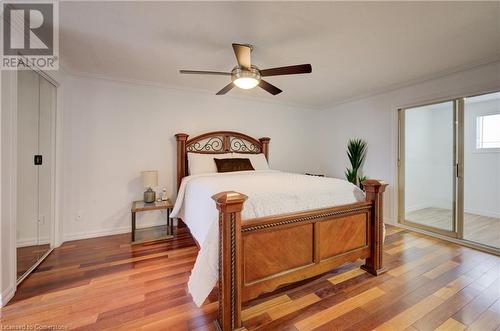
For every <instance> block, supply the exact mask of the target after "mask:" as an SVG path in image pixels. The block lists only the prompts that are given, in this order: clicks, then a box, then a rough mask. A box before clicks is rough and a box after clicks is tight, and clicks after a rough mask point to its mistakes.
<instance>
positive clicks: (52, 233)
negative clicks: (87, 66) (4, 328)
mask: <svg viewBox="0 0 500 331" xmlns="http://www.w3.org/2000/svg"><path fill="white" fill-rule="evenodd" d="M28 68H29V69H22V70H32V71H33V72H35V73H36V74H37V75H38V76H39V79H45V80H46V81H47V82H48V83H50V84H51V85H52V86H54V88H55V100H54V109H53V111H52V112H51V117H52V118H51V123H52V130H51V133H50V135H51V164H52V167H51V183H52V185H51V192H50V195H51V206H50V209H51V211H52V212H51V214H52V221H51V222H50V230H49V232H50V240H49V241H50V248H49V250H48V251H47V252H45V253H44V254H43V255H42V256H41V257H40V258H39V259H38V261H37V262H36V263H35V264H34V265H32V266H31V268H29V269H28V270H27V271H26V272H25V273H24V274H23V275H22V276H21V277H19V278H17V240H16V233H17V203H18V202H17V185H15V192H13V193H14V195H13V200H14V201H13V208H14V215H16V217H15V219H16V221H14V222H13V233H12V234H11V238H12V239H13V241H12V242H13V247H12V249H13V253H14V259H13V261H12V263H11V266H12V268H13V270H12V273H13V274H14V279H15V280H16V285H19V284H20V283H21V282H22V281H23V280H24V279H25V278H26V277H27V276H28V275H29V274H30V273H31V272H32V271H33V270H34V269H35V268H36V267H38V265H39V264H40V263H41V262H42V261H43V260H44V259H45V258H46V257H47V256H48V255H49V254H50V253H51V252H52V250H53V249H54V248H55V246H56V243H57V240H56V236H57V233H56V222H57V214H56V210H57V205H58V203H57V200H56V198H57V196H56V184H57V182H56V176H57V173H56V162H57V134H56V133H57V131H58V123H57V122H58V119H57V117H58V115H57V114H58V108H57V105H58V99H59V91H58V88H59V83H58V82H57V81H56V80H55V79H54V78H52V77H51V76H50V75H48V74H47V73H45V72H44V71H43V70H40V69H38V68H36V67H32V66H28ZM13 81H15V82H14V84H15V85H16V88H15V95H16V97H15V98H16V99H15V103H16V108H15V111H14V113H13V117H14V118H15V120H14V122H13V126H12V128H13V129H14V130H13V131H14V132H13V151H14V155H13V163H12V166H13V169H14V177H15V178H17V176H18V173H17V166H18V165H17V147H18V142H17V116H18V110H17V84H18V75H17V72H16V74H15V79H13ZM37 226H38V224H37ZM2 299H3V298H2Z"/></svg>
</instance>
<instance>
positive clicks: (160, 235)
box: [131, 199, 174, 244]
mask: <svg viewBox="0 0 500 331" xmlns="http://www.w3.org/2000/svg"><path fill="white" fill-rule="evenodd" d="M173 207H174V206H173V204H172V202H171V201H170V199H168V200H165V201H155V202H152V203H145V202H144V201H134V202H133V203H132V208H131V213H132V244H140V243H145V242H151V241H157V240H163V239H168V238H172V237H173V236H174V231H173V230H174V229H173V228H174V227H173V225H174V222H173V220H171V219H170V212H171V211H172V208H173ZM153 210H166V211H167V225H160V226H152V227H147V228H141V229H136V217H135V216H136V213H139V212H145V211H153Z"/></svg>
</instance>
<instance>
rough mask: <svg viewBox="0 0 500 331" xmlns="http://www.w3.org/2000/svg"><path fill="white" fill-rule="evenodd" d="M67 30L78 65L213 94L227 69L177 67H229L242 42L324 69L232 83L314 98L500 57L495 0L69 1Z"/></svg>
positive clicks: (281, 61)
mask: <svg viewBox="0 0 500 331" xmlns="http://www.w3.org/2000/svg"><path fill="white" fill-rule="evenodd" d="M60 28H61V34H60V36H61V37H60V38H61V41H60V43H61V60H62V62H63V64H64V66H65V67H67V69H68V70H70V71H72V72H79V73H87V74H96V75H100V76H106V77H110V78H116V79H127V80H138V81H146V82H153V83H157V84H162V85H166V86H170V87H175V88H185V89H192V90H204V91H209V92H213V93H214V94H215V92H217V91H218V90H220V89H221V88H222V87H223V86H225V85H226V84H227V83H228V82H229V78H228V77H222V76H193V75H180V74H179V73H178V70H179V69H201V70H220V71H229V70H231V69H232V67H233V66H234V65H235V63H236V62H235V58H234V54H233V52H232V48H231V43H232V42H239V43H251V44H254V45H255V49H254V51H253V53H252V61H253V63H254V64H256V65H257V66H259V67H260V68H261V69H264V68H269V67H277V66H284V65H292V64H301V63H311V64H312V66H313V73H312V74H310V75H297V76H281V77H269V78H268V79H267V80H268V81H269V82H270V83H272V84H274V85H276V86H278V87H279V88H281V89H282V90H283V91H284V92H283V93H281V94H280V95H277V96H271V95H269V94H267V93H266V92H265V91H263V90H261V89H258V88H257V89H253V90H250V91H243V90H239V89H233V90H232V91H231V92H229V93H231V94H243V95H250V96H252V97H258V98H266V99H275V100H274V101H279V102H284V103H290V104H297V105H300V106H305V107H311V108H322V107H326V106H328V105H331V104H334V103H337V102H340V101H344V100H347V99H351V98H355V97H359V96H363V95H368V94H372V93H376V92H379V91H383V90H385V89H389V88H393V87H396V86H400V85H403V84H407V83H409V82H416V81H419V80H423V79H428V78H431V77H434V76H436V75H440V74H444V73H448V72H452V71H456V70H461V69H465V68H467V67H469V66H473V65H477V64H479V63H486V62H492V61H495V60H498V59H500V2H496V1H495V2H379V3H376V2H315V3H305V2H287V3H283V2H253V3H249V2H244V3H243V2H239V3H238V2H201V3H199V2H197V3H195V2H61V3H60ZM216 97H217V98H223V97H225V96H215V95H214V98H216ZM276 99H277V100H276Z"/></svg>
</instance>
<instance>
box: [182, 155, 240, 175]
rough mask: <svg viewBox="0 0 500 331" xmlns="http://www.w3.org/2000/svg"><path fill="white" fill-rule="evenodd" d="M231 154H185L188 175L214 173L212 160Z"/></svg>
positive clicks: (215, 170) (214, 168)
mask: <svg viewBox="0 0 500 331" xmlns="http://www.w3.org/2000/svg"><path fill="white" fill-rule="evenodd" d="M230 155H231V154H198V153H190V152H188V153H187V159H188V170H189V174H190V175H198V174H209V173H216V172H217V167H216V166H215V162H214V158H215V157H218V158H224V157H228V156H230Z"/></svg>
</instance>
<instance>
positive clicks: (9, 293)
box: [0, 284, 16, 307]
mask: <svg viewBox="0 0 500 331" xmlns="http://www.w3.org/2000/svg"><path fill="white" fill-rule="evenodd" d="M15 293H16V285H15V284H14V285H13V286H10V287H9V288H7V289H6V290H5V291H3V292H2V294H1V295H0V306H1V307H3V306H5V305H6V304H7V303H8V302H9V301H10V299H12V297H13V296H14V294H15Z"/></svg>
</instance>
